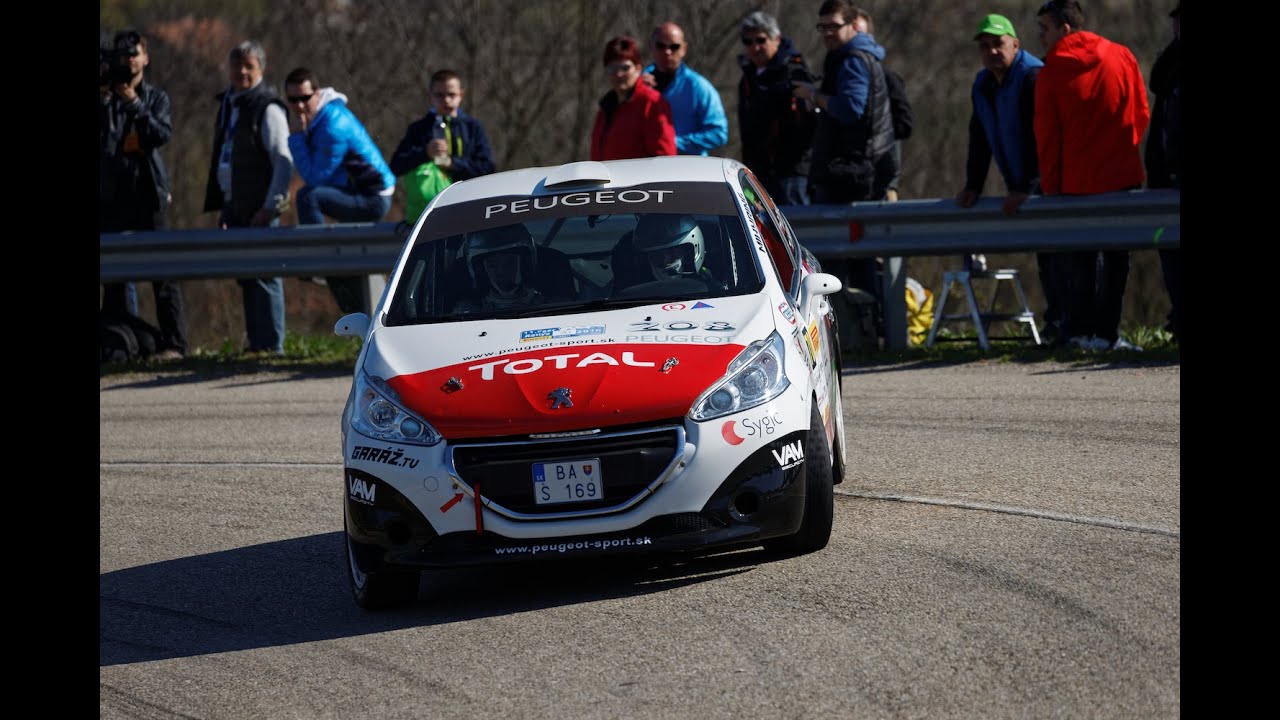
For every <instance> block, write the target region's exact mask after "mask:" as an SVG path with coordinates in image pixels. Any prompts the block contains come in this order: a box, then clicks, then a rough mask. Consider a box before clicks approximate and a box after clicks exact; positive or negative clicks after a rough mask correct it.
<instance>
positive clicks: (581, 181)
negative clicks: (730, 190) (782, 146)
mask: <svg viewBox="0 0 1280 720" xmlns="http://www.w3.org/2000/svg"><path fill="white" fill-rule="evenodd" d="M735 166H737V167H741V166H742V164H741V163H739V162H738V161H737V160H733V159H730V158H721V157H704V156H700V155H665V156H661V157H651V158H639V159H635V160H608V161H605V162H595V161H583V162H572V163H566V164H564V165H554V166H546V167H529V168H521V169H519V170H506V171H504V172H498V173H492V174H489V175H481V176H479V177H475V178H471V179H469V180H465V181H463V182H459V183H454V184H453V185H450V186H449V187H448V188H446V189H445V191H444V192H443V193H441V196H440V199H439V201H438V202H437V205H453V204H455V203H462V202H469V201H472V200H483V199H485V198H491V197H501V196H505V195H549V194H556V193H562V192H572V191H582V190H591V189H597V188H599V189H603V188H617V187H630V186H632V185H641V184H646V183H655V182H663V181H664V180H669V181H672V182H709V183H723V182H725V175H726V172H729V170H730V169H731V168H732V169H734V171H735V172H736V167H735ZM730 177H732V174H730Z"/></svg>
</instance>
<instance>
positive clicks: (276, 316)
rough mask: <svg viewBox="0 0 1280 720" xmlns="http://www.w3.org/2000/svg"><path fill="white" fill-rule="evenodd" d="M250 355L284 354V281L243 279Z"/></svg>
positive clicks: (241, 288) (240, 283)
mask: <svg viewBox="0 0 1280 720" xmlns="http://www.w3.org/2000/svg"><path fill="white" fill-rule="evenodd" d="M236 283H238V284H239V285H240V291H241V295H242V297H243V301H244V329H245V334H246V335H248V336H249V347H248V348H247V349H248V351H249V352H269V353H274V354H276V355H280V354H283V353H284V278H282V277H274V278H241V279H238V280H236Z"/></svg>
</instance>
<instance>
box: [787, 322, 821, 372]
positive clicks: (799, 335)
mask: <svg viewBox="0 0 1280 720" xmlns="http://www.w3.org/2000/svg"><path fill="white" fill-rule="evenodd" d="M791 339H792V340H794V341H795V343H796V351H798V352H799V353H800V356H801V357H804V358H807V359H808V360H809V369H811V370H812V369H813V367H814V366H815V365H817V364H818V360H817V358H815V357H814V355H813V349H812V348H810V347H809V342H808V341H807V340H805V339H804V332H803V331H802V330H801V329H800V328H798V327H797V328H792V329H791Z"/></svg>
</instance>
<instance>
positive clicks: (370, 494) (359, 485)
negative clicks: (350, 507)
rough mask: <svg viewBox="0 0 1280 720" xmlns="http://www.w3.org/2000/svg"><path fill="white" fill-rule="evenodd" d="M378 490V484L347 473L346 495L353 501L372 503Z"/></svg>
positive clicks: (364, 503)
mask: <svg viewBox="0 0 1280 720" xmlns="http://www.w3.org/2000/svg"><path fill="white" fill-rule="evenodd" d="M377 492H378V484H377V483H375V482H374V481H372V480H364V479H362V478H358V477H356V476H354V475H352V474H351V473H347V497H348V498H350V499H351V500H352V501H353V502H358V503H361V504H363V505H372V504H373V501H374V497H375V496H376V495H377Z"/></svg>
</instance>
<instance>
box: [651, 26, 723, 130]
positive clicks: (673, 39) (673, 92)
mask: <svg viewBox="0 0 1280 720" xmlns="http://www.w3.org/2000/svg"><path fill="white" fill-rule="evenodd" d="M651 41H652V44H653V64H652V65H650V66H648V67H646V68H645V69H644V72H645V75H644V80H645V82H648V83H649V84H650V85H653V86H654V87H655V88H657V89H658V92H660V93H662V97H664V98H666V100H667V102H668V103H670V105H671V119H672V121H673V124H674V125H675V126H676V153H677V154H679V155H706V154H707V153H708V152H709V151H711V150H715V149H716V148H718V147H720V146H721V145H724V144H725V143H727V142H729V119H728V118H727V117H725V114H724V104H723V103H722V102H720V93H719V92H718V91H717V90H716V88H715V86H714V85H712V84H711V81H710V80H708V79H706V78H705V77H703V76H701V75H699V74H698V73H696V72H694V71H693V70H690V69H689V66H688V65H685V64H684V56H685V54H686V53H687V52H689V43H687V42H686V41H685V38H684V30H681V29H680V26H679V25H677V24H675V23H673V22H664V23H662V24H661V25H659V26H658V27H656V28H654V29H653V37H652V39H651Z"/></svg>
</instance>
